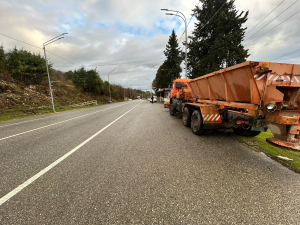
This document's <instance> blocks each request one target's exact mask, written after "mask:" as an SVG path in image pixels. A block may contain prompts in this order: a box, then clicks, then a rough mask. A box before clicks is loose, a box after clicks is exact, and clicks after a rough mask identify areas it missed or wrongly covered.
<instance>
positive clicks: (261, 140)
mask: <svg viewBox="0 0 300 225" xmlns="http://www.w3.org/2000/svg"><path fill="white" fill-rule="evenodd" d="M234 136H235V137H237V138H238V139H239V140H240V141H241V142H243V143H245V144H247V145H250V146H253V147H256V146H257V147H259V150H261V151H263V152H264V153H266V154H267V155H268V156H269V157H271V158H272V159H274V160H276V161H278V162H280V163H281V164H282V165H284V166H287V167H289V168H290V169H291V170H293V171H295V172H297V173H300V152H297V151H291V150H288V149H283V148H279V147H276V146H273V145H271V144H269V143H267V142H266V138H269V137H273V135H272V133H271V131H269V130H268V131H267V132H262V133H261V134H260V135H258V136H256V137H242V136H238V135H234ZM256 149H257V148H256ZM278 155H281V156H285V157H288V158H290V159H293V161H285V160H281V159H279V158H277V156H278Z"/></svg>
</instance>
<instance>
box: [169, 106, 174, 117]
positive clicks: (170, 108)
mask: <svg viewBox="0 0 300 225" xmlns="http://www.w3.org/2000/svg"><path fill="white" fill-rule="evenodd" d="M169 112H170V115H171V116H174V115H175V113H174V109H173V106H172V105H170V107H169Z"/></svg>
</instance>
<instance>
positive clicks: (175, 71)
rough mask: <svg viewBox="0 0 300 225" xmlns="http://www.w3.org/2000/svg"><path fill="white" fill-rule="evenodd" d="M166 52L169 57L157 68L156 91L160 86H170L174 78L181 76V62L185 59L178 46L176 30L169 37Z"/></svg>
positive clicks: (154, 87) (154, 83)
mask: <svg viewBox="0 0 300 225" xmlns="http://www.w3.org/2000/svg"><path fill="white" fill-rule="evenodd" d="M164 54H165V56H166V58H167V59H166V60H165V61H164V63H163V64H162V65H161V66H160V67H159V69H158V70H157V73H156V77H155V80H154V81H153V82H152V87H153V89H154V90H156V91H158V89H159V88H165V87H168V86H169V84H170V83H171V82H172V81H173V80H174V79H176V78H178V77H180V73H181V71H182V69H181V67H180V64H181V62H182V60H183V56H182V52H181V51H180V49H179V47H178V40H177V37H176V34H175V32H174V30H173V31H172V34H171V36H170V37H169V41H168V44H167V46H166V50H165V51H164Z"/></svg>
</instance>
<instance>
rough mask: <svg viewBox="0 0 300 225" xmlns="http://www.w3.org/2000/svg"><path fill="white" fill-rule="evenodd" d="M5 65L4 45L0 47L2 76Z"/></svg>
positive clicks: (0, 70)
mask: <svg viewBox="0 0 300 225" xmlns="http://www.w3.org/2000/svg"><path fill="white" fill-rule="evenodd" d="M4 66H5V53H4V49H3V46H1V47H0V77H2V75H3V72H4Z"/></svg>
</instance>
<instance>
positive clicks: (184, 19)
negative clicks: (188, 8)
mask: <svg viewBox="0 0 300 225" xmlns="http://www.w3.org/2000/svg"><path fill="white" fill-rule="evenodd" d="M161 10H163V11H171V12H176V13H177V14H173V13H166V15H172V16H178V17H180V18H181V19H183V21H184V24H185V79H187V23H186V18H185V16H184V14H183V13H182V12H179V11H175V10H170V9H161ZM178 13H180V14H181V15H182V16H183V17H181V16H179V15H178Z"/></svg>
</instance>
